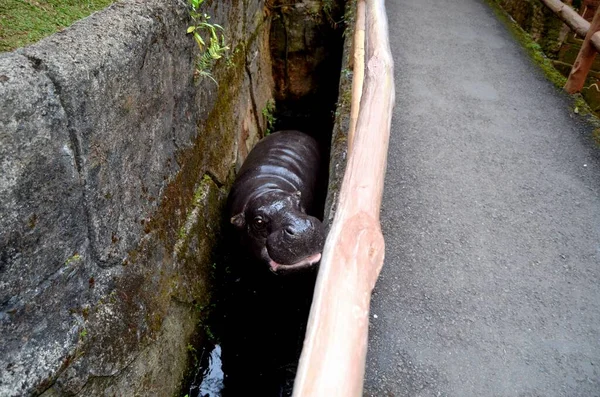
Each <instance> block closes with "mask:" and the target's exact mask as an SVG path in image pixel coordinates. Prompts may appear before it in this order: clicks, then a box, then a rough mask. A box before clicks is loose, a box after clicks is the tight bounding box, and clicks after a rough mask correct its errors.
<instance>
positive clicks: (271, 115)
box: [262, 99, 277, 136]
mask: <svg viewBox="0 0 600 397" xmlns="http://www.w3.org/2000/svg"><path fill="white" fill-rule="evenodd" d="M262 115H263V116H265V119H266V121H267V130H266V131H265V136H267V135H269V134H270V133H271V132H273V129H274V128H275V122H276V121H277V119H276V118H275V102H274V101H273V100H272V99H269V100H268V101H267V103H266V104H265V107H264V108H263V110H262Z"/></svg>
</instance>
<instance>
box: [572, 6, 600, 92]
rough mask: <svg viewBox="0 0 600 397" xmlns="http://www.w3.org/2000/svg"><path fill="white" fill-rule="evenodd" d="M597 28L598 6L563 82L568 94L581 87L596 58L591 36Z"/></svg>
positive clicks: (598, 18)
mask: <svg viewBox="0 0 600 397" xmlns="http://www.w3.org/2000/svg"><path fill="white" fill-rule="evenodd" d="M598 30H600V7H599V8H598V9H597V10H596V13H595V14H594V19H593V20H592V23H591V25H590V28H589V30H588V32H587V34H586V36H585V40H583V44H582V45H581V49H580V50H579V54H577V59H576V60H575V63H574V64H573V67H572V68H571V73H569V78H568V79H567V83H566V84H565V91H567V92H568V93H569V94H574V93H576V92H579V91H581V89H582V88H583V85H584V83H585V79H586V78H587V75H588V73H589V71H590V68H591V67H592V63H593V62H594V59H595V58H596V53H597V51H596V49H595V48H594V47H593V45H592V43H591V40H592V36H593V35H594V34H595V33H596V32H597V31H598Z"/></svg>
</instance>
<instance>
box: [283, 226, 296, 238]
mask: <svg viewBox="0 0 600 397" xmlns="http://www.w3.org/2000/svg"><path fill="white" fill-rule="evenodd" d="M283 231H284V232H285V234H287V235H288V236H293V235H295V234H296V232H295V231H294V229H293V228H291V227H290V226H288V227H286V228H285V229H283Z"/></svg>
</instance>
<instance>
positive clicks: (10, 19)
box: [0, 0, 115, 52]
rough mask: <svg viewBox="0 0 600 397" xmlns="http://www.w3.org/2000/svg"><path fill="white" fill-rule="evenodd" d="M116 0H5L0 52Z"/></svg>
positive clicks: (0, 15)
mask: <svg viewBox="0 0 600 397" xmlns="http://www.w3.org/2000/svg"><path fill="white" fill-rule="evenodd" d="M114 1H115V0H83V1H82V0H2V1H0V52H3V51H12V50H14V49H15V48H18V47H23V46H26V45H28V44H32V43H35V42H36V41H38V40H40V39H42V38H44V37H46V36H49V35H51V34H53V33H56V32H58V31H60V30H62V29H64V28H66V27H67V26H69V25H71V24H72V23H73V22H75V21H77V20H78V19H81V18H84V17H86V16H88V15H90V14H91V13H93V12H94V11H97V10H101V9H103V8H105V7H107V6H108V5H109V4H111V3H113V2H114Z"/></svg>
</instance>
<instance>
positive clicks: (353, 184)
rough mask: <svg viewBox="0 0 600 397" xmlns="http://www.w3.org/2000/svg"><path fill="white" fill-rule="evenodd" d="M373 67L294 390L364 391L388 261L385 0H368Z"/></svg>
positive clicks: (389, 71) (302, 394)
mask: <svg viewBox="0 0 600 397" xmlns="http://www.w3.org/2000/svg"><path fill="white" fill-rule="evenodd" d="M365 5H366V27H367V29H366V42H367V46H366V59H365V62H366V67H365V80H364V85H363V92H362V97H361V103H360V110H359V115H358V121H357V125H356V132H355V136H354V138H353V143H352V147H351V148H350V149H349V154H348V162H347V166H346V172H345V174H344V179H343V182H342V187H341V189H340V197H339V201H338V207H337V211H336V214H335V218H334V221H333V224H332V227H331V230H330V232H329V235H328V236H327V241H326V243H325V248H324V249H323V257H322V260H321V265H320V269H319V275H318V277H317V283H316V286H315V293H314V298H313V304H312V307H311V311H310V316H309V320H308V328H307V332H306V337H305V340H304V349H303V351H302V355H301V357H300V363H299V367H298V372H297V374H296V381H295V385H294V396H295V397H316V396H320V397H321V396H327V397H334V396H343V397H353V396H355V397H358V396H361V395H362V386H363V377H364V369H365V359H366V352H367V341H368V338H367V332H368V326H369V305H370V300H371V291H372V289H373V287H374V285H375V281H376V280H377V277H378V275H379V272H380V270H381V266H382V265H383V256H384V241H383V236H382V234H381V228H380V224H379V209H380V206H381V196H382V193H383V181H384V176H385V168H386V161H387V149H388V140H389V132H390V122H391V112H392V107H393V102H394V99H393V98H394V82H393V61H392V57H391V53H390V48H389V39H388V31H387V19H386V15H385V6H384V0H366V4H365Z"/></svg>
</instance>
